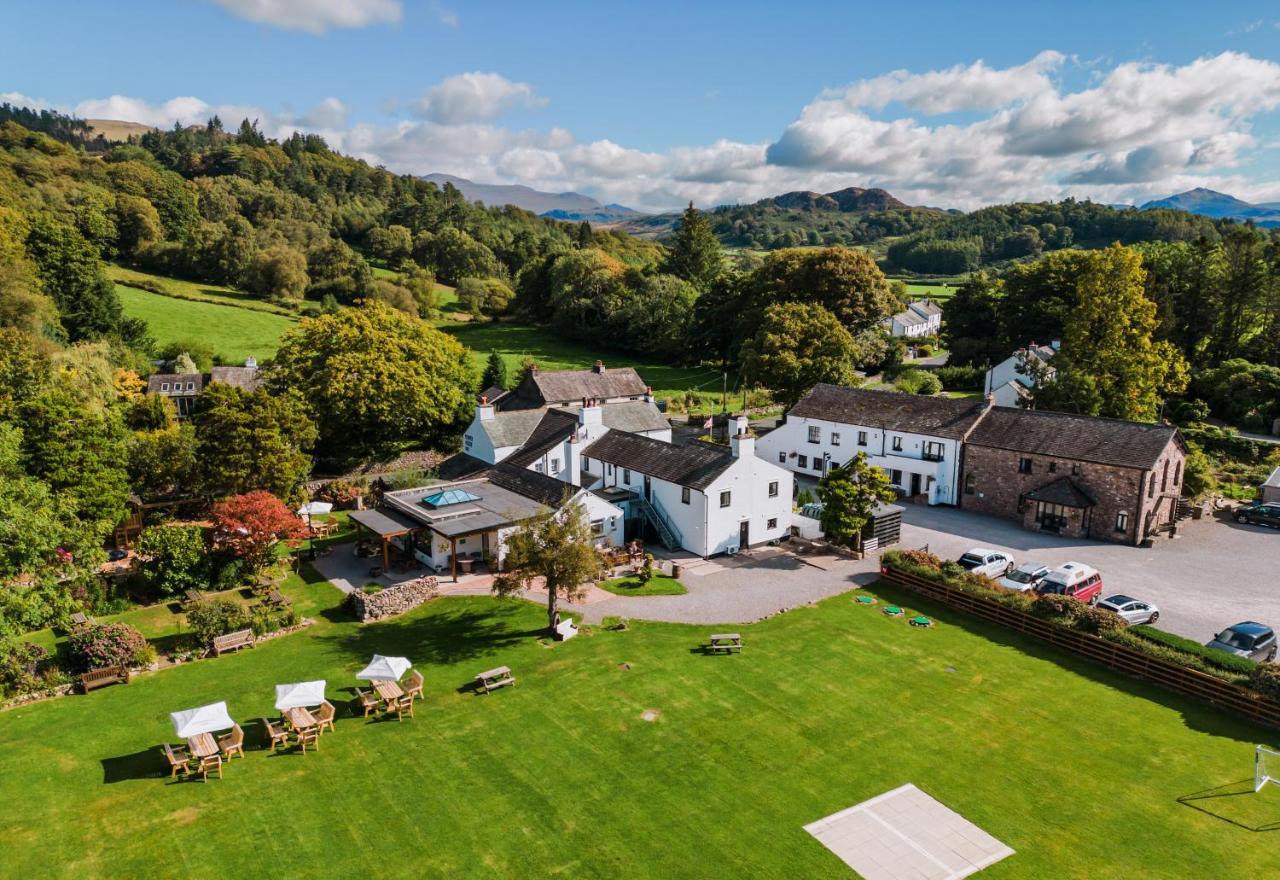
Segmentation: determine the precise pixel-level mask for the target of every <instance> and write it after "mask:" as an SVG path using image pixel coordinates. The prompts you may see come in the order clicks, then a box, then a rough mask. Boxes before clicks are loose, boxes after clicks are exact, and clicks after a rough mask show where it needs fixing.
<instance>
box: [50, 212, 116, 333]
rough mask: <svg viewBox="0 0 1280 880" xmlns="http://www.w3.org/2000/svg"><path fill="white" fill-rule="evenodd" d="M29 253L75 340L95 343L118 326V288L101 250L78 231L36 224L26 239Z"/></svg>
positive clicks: (57, 225)
mask: <svg viewBox="0 0 1280 880" xmlns="http://www.w3.org/2000/svg"><path fill="white" fill-rule="evenodd" d="M27 253H28V254H30V255H31V259H32V260H33V261H34V263H35V265H36V270H37V272H38V274H39V276H40V280H41V281H42V282H43V283H44V289H45V292H47V293H48V294H49V295H50V296H51V297H53V301H54V302H55V303H56V304H57V306H58V311H59V312H60V313H61V315H62V326H63V327H65V328H66V331H67V335H68V336H69V337H70V338H71V339H72V340H73V341H74V340H77V339H96V338H98V337H100V336H104V335H106V334H108V333H111V332H112V331H114V330H115V329H116V328H117V327H118V326H119V325H120V319H121V314H122V311H121V307H120V300H119V298H118V297H117V296H116V291H115V287H114V285H112V283H111V282H110V281H108V280H107V279H106V278H105V277H104V276H103V274H102V264H101V263H100V262H99V260H98V251H97V249H96V248H94V246H93V245H92V244H90V243H89V242H88V241H87V240H86V239H85V237H84V236H83V235H81V234H80V233H79V231H77V230H76V228H75V227H74V226H68V225H66V224H64V223H58V222H56V221H53V220H46V219H38V220H36V221H34V222H33V223H32V224H31V232H30V233H29V234H28V235H27Z"/></svg>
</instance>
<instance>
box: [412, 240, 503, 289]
mask: <svg viewBox="0 0 1280 880" xmlns="http://www.w3.org/2000/svg"><path fill="white" fill-rule="evenodd" d="M430 245H431V246H430V252H429V254H430V260H431V265H432V266H434V267H435V270H436V275H437V276H438V277H439V279H440V280H441V281H443V282H444V283H445V284H457V283H458V282H459V281H461V280H462V279H463V278H488V277H492V276H494V275H497V274H498V273H499V266H498V258H497V257H495V256H494V255H493V251H491V250H489V248H488V247H486V246H485V245H483V244H481V243H480V242H478V241H476V240H475V239H474V238H472V237H471V236H470V235H468V234H467V233H465V232H463V231H462V230H461V229H455V228H454V227H452V226H448V227H445V228H444V229H441V230H440V231H439V232H437V233H436V235H435V237H434V238H433V239H432V240H431V243H430Z"/></svg>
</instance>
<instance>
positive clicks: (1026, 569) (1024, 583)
mask: <svg viewBox="0 0 1280 880" xmlns="http://www.w3.org/2000/svg"><path fill="white" fill-rule="evenodd" d="M1048 573H1049V566H1047V565H1045V564H1044V563H1042V562H1024V563H1022V564H1021V565H1019V566H1018V567H1017V568H1015V569H1014V570H1013V571H1011V572H1009V573H1008V574H1007V575H1005V576H1004V577H1002V578H1000V580H999V581H997V583H999V584H1000V586H1002V587H1004V588H1005V589H1006V590H1013V591H1014V592H1016V593H1025V592H1027V591H1028V590H1034V589H1035V587H1036V584H1038V583H1040V582H1041V581H1042V580H1044V576H1045V575H1047V574H1048Z"/></svg>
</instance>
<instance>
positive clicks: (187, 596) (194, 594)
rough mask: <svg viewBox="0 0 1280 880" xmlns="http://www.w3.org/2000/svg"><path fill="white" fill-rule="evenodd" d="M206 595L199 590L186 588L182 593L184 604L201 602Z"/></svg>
mask: <svg viewBox="0 0 1280 880" xmlns="http://www.w3.org/2000/svg"><path fill="white" fill-rule="evenodd" d="M206 598H207V597H206V596H205V594H204V593H202V592H200V591H199V590H187V592H186V593H184V594H183V600H184V601H183V604H184V605H195V604H196V603H197V602H203V601H204V600H205V599H206Z"/></svg>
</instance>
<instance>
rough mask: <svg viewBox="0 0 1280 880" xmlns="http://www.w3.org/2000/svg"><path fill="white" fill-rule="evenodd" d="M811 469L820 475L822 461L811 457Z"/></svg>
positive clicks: (816, 457)
mask: <svg viewBox="0 0 1280 880" xmlns="http://www.w3.org/2000/svg"><path fill="white" fill-rule="evenodd" d="M813 469H814V470H815V471H817V472H818V473H822V459H820V458H818V456H816V455H815V456H814V457H813Z"/></svg>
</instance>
